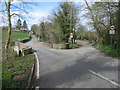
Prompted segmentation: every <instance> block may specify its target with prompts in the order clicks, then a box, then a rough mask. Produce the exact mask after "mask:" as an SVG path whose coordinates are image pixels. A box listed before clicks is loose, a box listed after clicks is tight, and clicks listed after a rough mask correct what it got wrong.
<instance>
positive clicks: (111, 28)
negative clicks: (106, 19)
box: [109, 25, 115, 49]
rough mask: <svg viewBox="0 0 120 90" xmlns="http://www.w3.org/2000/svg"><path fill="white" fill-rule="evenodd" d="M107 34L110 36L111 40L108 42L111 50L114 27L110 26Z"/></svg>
mask: <svg viewBox="0 0 120 90" xmlns="http://www.w3.org/2000/svg"><path fill="white" fill-rule="evenodd" d="M109 34H110V36H111V40H110V48H111V49H112V42H113V41H112V39H113V37H112V35H114V34H115V26H114V25H112V26H110V31H109Z"/></svg>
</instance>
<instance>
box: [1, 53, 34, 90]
mask: <svg viewBox="0 0 120 90" xmlns="http://www.w3.org/2000/svg"><path fill="white" fill-rule="evenodd" d="M33 63H34V54H29V55H26V56H22V57H17V58H15V59H14V60H12V61H9V62H4V63H3V64H2V69H3V70H2V88H21V90H22V88H23V90H24V89H25V88H26V87H27V84H28V77H29V75H30V72H31V68H32V65H33ZM17 75H19V77H16V80H14V79H13V77H15V76H17ZM20 75H24V77H22V78H21V77H20ZM20 78H21V80H20Z"/></svg>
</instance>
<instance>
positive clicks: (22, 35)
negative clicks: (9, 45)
mask: <svg viewBox="0 0 120 90" xmlns="http://www.w3.org/2000/svg"><path fill="white" fill-rule="evenodd" d="M28 38H29V35H28V34H27V33H25V32H12V41H20V40H23V39H28Z"/></svg>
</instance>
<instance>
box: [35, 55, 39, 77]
mask: <svg viewBox="0 0 120 90" xmlns="http://www.w3.org/2000/svg"><path fill="white" fill-rule="evenodd" d="M34 54H35V57H36V61H37V62H36V63H37V70H36V71H37V75H36V77H37V79H39V77H40V74H39V73H40V65H39V59H38V56H37V54H36V53H34Z"/></svg>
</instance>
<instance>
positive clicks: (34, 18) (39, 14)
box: [28, 11, 48, 27]
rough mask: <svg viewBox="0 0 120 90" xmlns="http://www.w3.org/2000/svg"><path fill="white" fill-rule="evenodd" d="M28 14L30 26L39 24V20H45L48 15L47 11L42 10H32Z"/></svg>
mask: <svg viewBox="0 0 120 90" xmlns="http://www.w3.org/2000/svg"><path fill="white" fill-rule="evenodd" d="M28 15H29V16H30V18H29V19H28V25H29V27H30V26H31V25H33V24H39V23H40V20H43V19H44V20H45V19H46V18H47V16H48V13H47V12H44V11H34V12H30V13H29V14H28Z"/></svg>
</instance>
